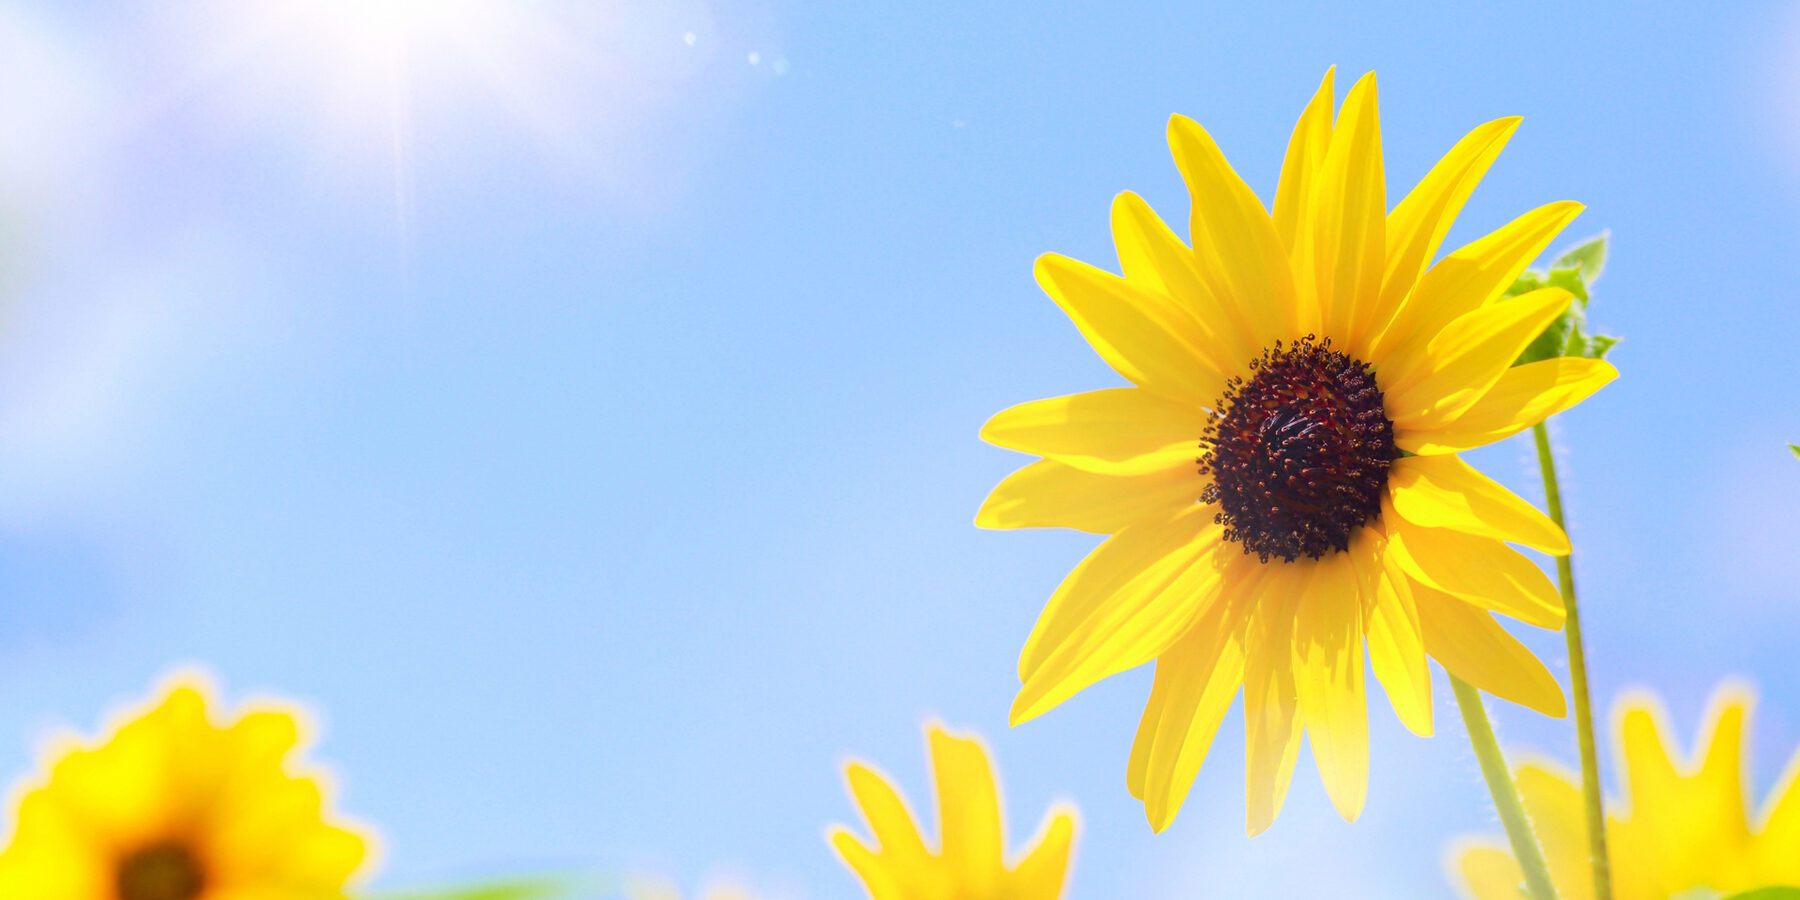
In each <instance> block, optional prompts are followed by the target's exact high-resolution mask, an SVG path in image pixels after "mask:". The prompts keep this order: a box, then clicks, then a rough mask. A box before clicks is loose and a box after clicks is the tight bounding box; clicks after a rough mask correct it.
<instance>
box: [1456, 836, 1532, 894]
mask: <svg viewBox="0 0 1800 900" xmlns="http://www.w3.org/2000/svg"><path fill="white" fill-rule="evenodd" d="M1453 858H1454V859H1455V860H1456V867H1457V870H1458V871H1460V872H1461V873H1462V877H1463V882H1464V884H1466V885H1467V886H1468V888H1469V896H1470V897H1472V898H1474V900H1521V898H1523V897H1524V896H1525V892H1524V889H1523V887H1522V885H1524V883H1525V872H1524V871H1523V870H1522V869H1520V868H1519V862H1518V860H1515V859H1513V857H1512V854H1511V853H1509V852H1507V851H1506V850H1503V849H1501V848H1499V847H1494V846H1486V845H1483V846H1475V847H1468V848H1466V849H1462V850H1459V851H1453Z"/></svg>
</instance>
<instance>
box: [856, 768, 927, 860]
mask: <svg viewBox="0 0 1800 900" xmlns="http://www.w3.org/2000/svg"><path fill="white" fill-rule="evenodd" d="M844 780H845V781H846V782H848V783H849V786H850V795H851V796H852V797H854V798H855V799H856V805H857V806H858V807H860V808H861V809H862V814H863V820H864V821H866V822H868V823H869V831H870V833H871V834H873V835H874V836H875V842H876V844H877V845H878V846H879V849H880V852H881V855H882V856H884V857H890V858H892V859H893V860H894V861H895V863H894V864H895V865H897V866H906V865H915V864H917V863H919V862H921V861H923V860H924V859H925V857H926V856H928V855H929V852H928V851H927V850H926V849H925V842H924V839H923V838H921V837H920V836H919V830H918V827H917V826H915V825H914V824H913V822H914V819H913V815H912V811H911V810H909V809H907V808H906V801H905V800H904V799H902V798H901V797H900V794H899V792H897V791H895V790H894V786H893V785H892V784H890V783H889V782H888V780H887V779H886V778H884V777H882V775H881V773H880V772H878V771H876V770H875V768H874V767H873V766H870V765H868V764H866V763H861V762H852V763H850V764H849V765H847V766H845V767H844ZM845 859H846V861H848V860H849V858H848V857H847V856H846V858H845Z"/></svg>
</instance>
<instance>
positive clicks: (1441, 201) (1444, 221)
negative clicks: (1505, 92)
mask: <svg viewBox="0 0 1800 900" xmlns="http://www.w3.org/2000/svg"><path fill="white" fill-rule="evenodd" d="M1518 127H1519V118H1518V117H1517V116H1512V117H1509V118H1505V119H1496V120H1494V121H1492V122H1489V123H1487V124H1486V125H1482V126H1481V127H1479V128H1476V129H1475V130H1474V131H1471V132H1469V133H1468V135H1466V136H1465V137H1464V138H1463V139H1462V140H1460V141H1457V142H1456V146H1454V147H1451V148H1450V152H1449V153H1446V154H1444V157H1443V158H1442V159H1440V160H1438V162H1437V165H1435V166H1432V167H1431V171H1430V172H1427V173H1425V178H1424V179H1423V180H1421V181H1420V182H1419V184H1418V186H1417V187H1415V188H1413V189H1412V192H1411V193H1409V194H1407V195H1406V198H1405V199H1403V200H1401V201H1400V205H1398V206H1396V207H1394V211H1393V212H1392V213H1389V214H1388V217H1387V266H1386V269H1385V270H1384V272H1383V274H1382V278H1381V299H1380V301H1379V302H1378V303H1377V304H1375V306H1374V308H1373V310H1372V314H1371V315H1370V316H1369V319H1368V323H1367V328H1368V331H1367V332H1365V333H1367V334H1370V335H1371V336H1372V335H1374V334H1379V333H1380V332H1381V331H1382V330H1384V329H1385V328H1386V327H1387V324H1388V322H1389V321H1391V320H1392V319H1393V316H1394V313H1395V312H1396V311H1397V310H1399V308H1400V304H1401V302H1402V301H1404V300H1405V299H1406V295H1407V294H1408V293H1409V292H1410V291H1411V290H1412V289H1413V285H1414V284H1415V283H1416V282H1417V281H1418V280H1419V273H1420V272H1423V271H1424V270H1425V266H1426V264H1428V263H1430V262H1431V257H1432V255H1433V254H1435V253H1437V249H1438V245H1439V244H1440V243H1442V242H1443V240H1444V235H1445V234H1447V233H1448V232H1449V231H1450V224H1451V223H1452V222H1454V221H1455V220H1456V214H1457V213H1458V212H1460V211H1461V210H1462V206H1463V203H1464V202H1465V201H1467V200H1468V199H1469V194H1470V193H1472V192H1473V191H1474V190H1475V185H1476V184H1477V183H1479V182H1480V181H1481V176H1482V175H1484V174H1486V173H1487V169H1488V166H1490V165H1492V164H1493V162H1494V158H1495V157H1497V156H1499V155H1500V151H1501V149H1502V148H1504V147H1505V146H1506V142H1507V139H1509V138H1511V137H1512V133H1513V131H1514V130H1516V129H1517V128H1518ZM1358 349H1362V348H1358Z"/></svg>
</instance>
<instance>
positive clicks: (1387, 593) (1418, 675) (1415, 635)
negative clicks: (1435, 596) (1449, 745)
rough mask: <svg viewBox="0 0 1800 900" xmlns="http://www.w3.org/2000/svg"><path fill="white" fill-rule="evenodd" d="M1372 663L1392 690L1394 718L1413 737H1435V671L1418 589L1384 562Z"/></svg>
mask: <svg viewBox="0 0 1800 900" xmlns="http://www.w3.org/2000/svg"><path fill="white" fill-rule="evenodd" d="M1368 632H1369V662H1370V664H1371V665H1372V666H1373V667H1374V669H1375V677H1376V678H1378V679H1380V680H1381V686H1382V688H1383V689H1385V690H1386V691H1387V695H1388V700H1389V702H1391V703H1392V704H1393V706H1394V714H1395V715H1397V716H1399V717H1400V722H1401V723H1402V724H1404V725H1405V726H1406V727H1407V729H1409V730H1410V731H1412V733H1413V734H1416V735H1419V736H1420V737H1430V736H1431V732H1432V724H1431V669H1430V666H1429V665H1428V664H1427V663H1426V657H1425V638H1424V635H1423V634H1422V633H1421V632H1420V630H1419V611H1418V609H1417V608H1416V607H1415V606H1414V605H1413V598H1412V586H1411V583H1410V581H1409V580H1408V579H1407V577H1406V576H1405V575H1404V574H1402V573H1401V572H1400V571H1399V570H1398V568H1397V567H1396V566H1393V565H1391V564H1387V563H1386V562H1385V561H1384V565H1383V567H1382V571H1381V573H1380V575H1379V577H1378V579H1377V582H1376V588H1375V602H1374V603H1373V604H1372V605H1371V606H1370V607H1369V612H1368Z"/></svg>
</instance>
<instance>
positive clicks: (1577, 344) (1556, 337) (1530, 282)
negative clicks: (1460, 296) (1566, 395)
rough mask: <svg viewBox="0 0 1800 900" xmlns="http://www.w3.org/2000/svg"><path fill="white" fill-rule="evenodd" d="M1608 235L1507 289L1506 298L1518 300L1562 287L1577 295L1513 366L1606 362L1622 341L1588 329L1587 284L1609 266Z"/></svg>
mask: <svg viewBox="0 0 1800 900" xmlns="http://www.w3.org/2000/svg"><path fill="white" fill-rule="evenodd" d="M1606 242H1607V235H1606V234H1605V233H1602V234H1600V235H1598V236H1597V237H1593V238H1589V239H1588V240H1586V241H1583V242H1582V243H1580V244H1578V245H1576V246H1575V247H1574V248H1573V249H1570V250H1568V251H1565V252H1564V253H1563V254H1562V255H1561V256H1558V257H1557V258H1556V261H1555V262H1553V263H1551V264H1550V271H1548V272H1525V273H1523V274H1521V275H1520V276H1519V277H1518V279H1517V280H1515V281H1514V282H1513V284H1512V286H1511V287H1509V288H1507V290H1506V296H1508V297H1517V296H1519V295H1520V294H1524V293H1527V292H1529V291H1535V290H1538V289H1539V288H1547V287H1553V288H1562V289H1563V290H1565V291H1568V292H1569V293H1571V294H1573V295H1575V301H1574V302H1573V303H1570V304H1569V308H1568V310H1567V311H1565V312H1564V313H1563V314H1562V316H1560V317H1559V318H1557V320H1556V321H1554V322H1552V323H1550V325H1549V327H1547V328H1545V329H1544V332H1543V333H1542V334H1540V335H1538V336H1537V338H1536V339H1535V340H1533V341H1532V342H1531V343H1530V345H1528V346H1527V347H1526V348H1525V351H1524V352H1523V353H1520V354H1519V358H1518V359H1517V360H1514V361H1513V365H1515V366H1522V365H1524V364H1526V363H1530V362H1537V361H1539V360H1545V359H1555V358H1557V357H1559V356H1576V357H1585V358H1588V359H1603V358H1605V356H1606V353H1607V351H1609V350H1611V349H1612V348H1613V345H1614V344H1617V343H1618V342H1619V339H1618V338H1616V337H1613V336H1611V335H1605V334H1590V333H1589V332H1588V330H1587V310H1588V299H1589V294H1588V285H1590V284H1592V283H1593V281H1594V279H1596V278H1599V277H1600V272H1601V270H1603V269H1604V268H1605V267H1606Z"/></svg>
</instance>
